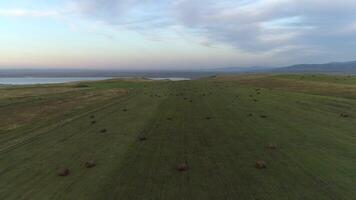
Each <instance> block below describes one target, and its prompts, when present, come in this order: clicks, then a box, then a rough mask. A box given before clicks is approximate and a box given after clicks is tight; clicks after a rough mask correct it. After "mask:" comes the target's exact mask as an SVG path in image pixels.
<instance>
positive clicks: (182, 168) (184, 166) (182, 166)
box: [177, 162, 189, 172]
mask: <svg viewBox="0 0 356 200" xmlns="http://www.w3.org/2000/svg"><path fill="white" fill-rule="evenodd" d="M177 170H178V171H179V172H186V171H188V170H189V167H188V164H187V163H186V162H184V163H180V164H178V165H177Z"/></svg>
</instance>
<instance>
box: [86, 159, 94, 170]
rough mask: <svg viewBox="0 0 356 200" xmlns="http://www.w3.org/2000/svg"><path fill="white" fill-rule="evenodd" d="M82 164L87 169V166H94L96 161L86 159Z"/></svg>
mask: <svg viewBox="0 0 356 200" xmlns="http://www.w3.org/2000/svg"><path fill="white" fill-rule="evenodd" d="M84 166H85V167H86V168H88V169H89V168H93V167H95V166H96V163H95V161H94V160H90V161H86V162H85V163H84Z"/></svg>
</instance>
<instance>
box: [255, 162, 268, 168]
mask: <svg viewBox="0 0 356 200" xmlns="http://www.w3.org/2000/svg"><path fill="white" fill-rule="evenodd" d="M255 167H256V168H257V169H266V168H267V164H266V162H265V161H263V160H258V161H256V164H255Z"/></svg>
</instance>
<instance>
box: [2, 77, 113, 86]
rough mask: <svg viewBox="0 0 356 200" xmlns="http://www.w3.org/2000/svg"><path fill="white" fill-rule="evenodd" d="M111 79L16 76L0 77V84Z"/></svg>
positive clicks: (101, 78) (103, 78)
mask: <svg viewBox="0 0 356 200" xmlns="http://www.w3.org/2000/svg"><path fill="white" fill-rule="evenodd" d="M106 79H111V78H110V77H55V78H53V77H51V78H45V77H21V78H20V77H16V78H12V77H11V78H0V85H35V84H56V83H70V82H77V81H99V80H106Z"/></svg>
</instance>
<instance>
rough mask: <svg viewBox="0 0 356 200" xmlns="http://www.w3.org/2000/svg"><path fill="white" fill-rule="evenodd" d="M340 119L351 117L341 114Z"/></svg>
mask: <svg viewBox="0 0 356 200" xmlns="http://www.w3.org/2000/svg"><path fill="white" fill-rule="evenodd" d="M340 117H343V118H348V117H349V115H348V114H346V113H341V114H340Z"/></svg>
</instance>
